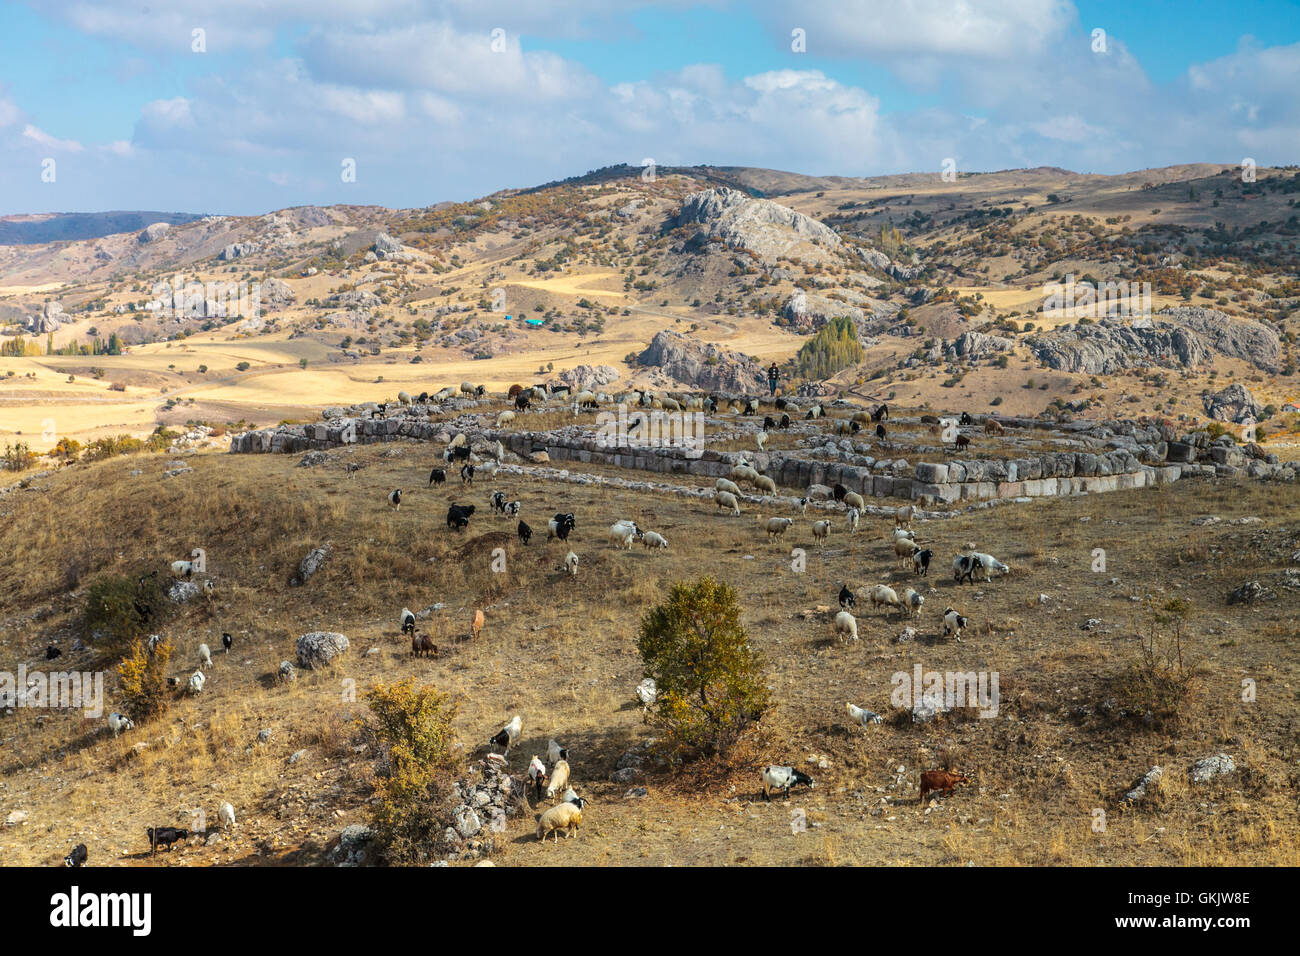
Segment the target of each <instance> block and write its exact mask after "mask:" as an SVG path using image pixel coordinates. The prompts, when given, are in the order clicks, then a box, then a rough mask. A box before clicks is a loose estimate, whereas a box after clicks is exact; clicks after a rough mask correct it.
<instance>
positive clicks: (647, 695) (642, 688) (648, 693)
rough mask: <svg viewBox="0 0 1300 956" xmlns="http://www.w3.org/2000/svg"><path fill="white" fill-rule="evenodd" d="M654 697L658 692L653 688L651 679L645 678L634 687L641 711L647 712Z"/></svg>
mask: <svg viewBox="0 0 1300 956" xmlns="http://www.w3.org/2000/svg"><path fill="white" fill-rule="evenodd" d="M656 696H658V690H657V689H656V687H655V679H654V678H653V677H647V678H646V679H645V680H643V681H641V683H639V684H637V685H636V699H637V700H639V701H641V709H642V710H649V709H650V705H651V704H653V703H654V702H655V698H656Z"/></svg>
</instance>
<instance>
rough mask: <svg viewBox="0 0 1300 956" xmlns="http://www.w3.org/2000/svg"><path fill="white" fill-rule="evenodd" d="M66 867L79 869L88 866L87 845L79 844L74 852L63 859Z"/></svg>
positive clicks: (73, 849) (74, 848)
mask: <svg viewBox="0 0 1300 956" xmlns="http://www.w3.org/2000/svg"><path fill="white" fill-rule="evenodd" d="M63 865H64V866H71V867H78V866H85V865H86V844H84V843H78V844H77V845H76V846H74V847H73V848H72V852H71V853H69V854H68V855H67V856H65V857H64V858H63Z"/></svg>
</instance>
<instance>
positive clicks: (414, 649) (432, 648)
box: [411, 631, 438, 657]
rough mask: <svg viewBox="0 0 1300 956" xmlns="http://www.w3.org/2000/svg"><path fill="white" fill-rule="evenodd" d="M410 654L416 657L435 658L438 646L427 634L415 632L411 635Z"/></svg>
mask: <svg viewBox="0 0 1300 956" xmlns="http://www.w3.org/2000/svg"><path fill="white" fill-rule="evenodd" d="M411 653H412V654H414V655H415V656H416V657H437V656H438V645H437V644H435V643H433V638H431V637H430V636H429V635H428V634H425V633H424V632H423V631H416V632H415V633H414V634H412V635H411Z"/></svg>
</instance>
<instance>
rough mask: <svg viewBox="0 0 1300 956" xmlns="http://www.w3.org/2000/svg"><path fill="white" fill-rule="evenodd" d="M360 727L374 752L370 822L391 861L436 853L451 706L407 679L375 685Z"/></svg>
mask: <svg viewBox="0 0 1300 956" xmlns="http://www.w3.org/2000/svg"><path fill="white" fill-rule="evenodd" d="M366 703H367V704H368V705H369V706H370V716H369V717H367V718H364V719H363V720H362V724H361V727H362V730H363V732H364V733H365V734H366V736H367V737H369V738H370V739H371V741H372V742H373V743H374V744H375V748H374V749H375V751H376V753H377V754H378V760H377V764H376V774H375V797H376V799H375V802H374V811H373V814H374V816H373V824H374V832H375V839H376V843H377V844H378V846H379V847H381V848H383V852H384V853H385V855H386V856H387V858H388V861H389V862H391V863H421V862H425V863H427V862H428V861H429V860H430V859H432V858H433V857H434V856H436V855H437V853H436V849H437V843H438V840H439V839H440V838H441V836H442V833H443V830H444V829H445V828H446V823H445V819H446V816H447V812H448V810H449V809H450V807H449V805H448V804H449V802H450V798H451V787H450V781H451V780H452V778H453V776H454V775H455V773H456V771H457V769H458V768H459V766H460V762H459V760H458V758H457V757H456V734H455V731H454V730H453V729H452V723H453V721H454V720H455V719H456V704H455V702H454V701H452V699H451V697H450V696H448V695H447V694H444V693H441V692H439V691H438V690H436V689H434V688H432V687H427V686H426V687H416V686H415V679H414V678H412V677H408V678H406V679H405V680H402V681H399V682H398V683H395V684H376V685H375V686H374V687H372V688H371V689H370V691H369V692H368V693H367V694H366Z"/></svg>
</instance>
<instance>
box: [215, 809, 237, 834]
mask: <svg viewBox="0 0 1300 956" xmlns="http://www.w3.org/2000/svg"><path fill="white" fill-rule="evenodd" d="M217 819H218V820H220V821H221V828H222V829H223V830H224V829H227V828H229V827H233V826H234V825H235V808H234V807H232V806H231V805H230V804H229V803H223V804H222V805H221V806H220V807H218V808H217Z"/></svg>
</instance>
